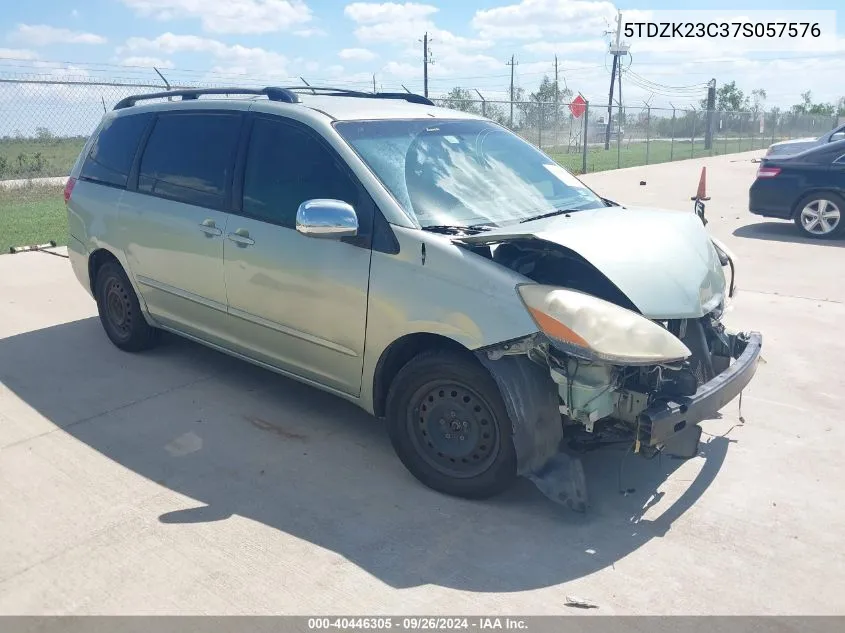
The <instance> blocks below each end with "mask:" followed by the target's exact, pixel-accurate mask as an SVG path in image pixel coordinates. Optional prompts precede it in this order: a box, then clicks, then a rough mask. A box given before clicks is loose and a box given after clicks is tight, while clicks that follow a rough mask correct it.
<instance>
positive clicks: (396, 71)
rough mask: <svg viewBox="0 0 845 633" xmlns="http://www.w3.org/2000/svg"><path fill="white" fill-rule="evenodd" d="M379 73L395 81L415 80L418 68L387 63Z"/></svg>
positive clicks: (418, 72) (401, 63)
mask: <svg viewBox="0 0 845 633" xmlns="http://www.w3.org/2000/svg"><path fill="white" fill-rule="evenodd" d="M381 71H382V72H383V73H386V74H388V75H391V76H392V77H396V78H397V79H411V78H416V77H418V76H419V74H420V68H419V67H418V66H412V65H411V64H406V63H404V62H388V63H387V64H386V65H385V66H384V67H383V68H382V69H381Z"/></svg>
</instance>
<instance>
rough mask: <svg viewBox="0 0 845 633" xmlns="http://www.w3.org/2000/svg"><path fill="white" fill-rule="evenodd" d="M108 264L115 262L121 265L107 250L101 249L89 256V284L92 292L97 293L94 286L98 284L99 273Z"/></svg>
mask: <svg viewBox="0 0 845 633" xmlns="http://www.w3.org/2000/svg"><path fill="white" fill-rule="evenodd" d="M106 262H115V263H117V264H118V265H120V262H119V261H118V259H117V257H115V256H114V255H113V254H112V253H111V252H110V251H107V250H106V249H105V248H100V249H97V250H96V251H94V252H93V253H91V255H89V256H88V283H89V284H90V285H91V292H92V293H95V292H96V289H95V288H94V284H95V283H96V282H97V272H99V270H100V268H101V267H102V266H103V264H105V263H106Z"/></svg>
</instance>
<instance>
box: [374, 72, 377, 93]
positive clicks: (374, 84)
mask: <svg viewBox="0 0 845 633" xmlns="http://www.w3.org/2000/svg"><path fill="white" fill-rule="evenodd" d="M376 92H378V90H376V74H375V73H373V94H375V93H376Z"/></svg>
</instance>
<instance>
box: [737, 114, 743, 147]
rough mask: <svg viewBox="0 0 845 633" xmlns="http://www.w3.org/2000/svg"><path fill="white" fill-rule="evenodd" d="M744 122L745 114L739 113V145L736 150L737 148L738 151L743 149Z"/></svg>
mask: <svg viewBox="0 0 845 633" xmlns="http://www.w3.org/2000/svg"><path fill="white" fill-rule="evenodd" d="M744 122H745V116H744V115H742V114H740V115H739V145H737V148H736V150H737V151H738V152H741V151H742V128H743V125H742V124H743V123H744Z"/></svg>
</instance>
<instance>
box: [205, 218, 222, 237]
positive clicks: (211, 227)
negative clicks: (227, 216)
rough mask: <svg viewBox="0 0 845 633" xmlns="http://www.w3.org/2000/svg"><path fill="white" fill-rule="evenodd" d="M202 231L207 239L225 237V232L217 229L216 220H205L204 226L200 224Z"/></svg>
mask: <svg viewBox="0 0 845 633" xmlns="http://www.w3.org/2000/svg"><path fill="white" fill-rule="evenodd" d="M200 231H202V232H203V233H205V236H206V237H215V236H218V235H223V231H222V230H221V229H218V228H217V224H216V223H215V222H214V220H210V219H209V220H205V221H204V222H203V223H202V224H200Z"/></svg>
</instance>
